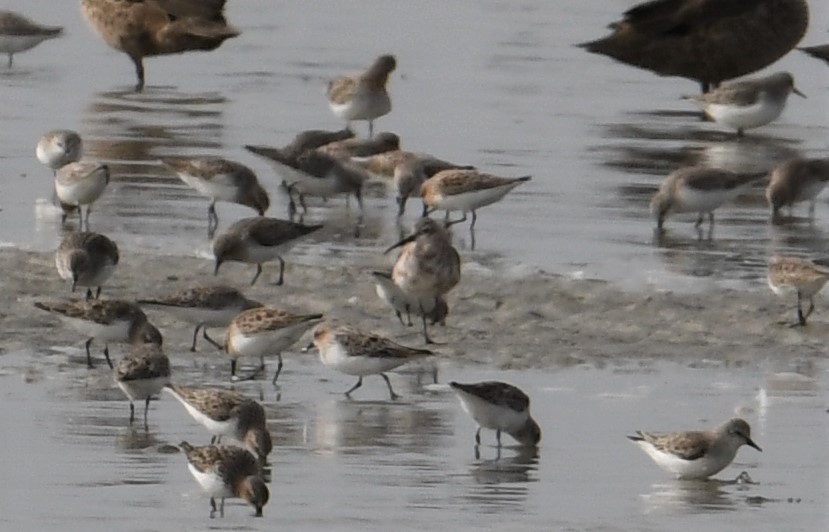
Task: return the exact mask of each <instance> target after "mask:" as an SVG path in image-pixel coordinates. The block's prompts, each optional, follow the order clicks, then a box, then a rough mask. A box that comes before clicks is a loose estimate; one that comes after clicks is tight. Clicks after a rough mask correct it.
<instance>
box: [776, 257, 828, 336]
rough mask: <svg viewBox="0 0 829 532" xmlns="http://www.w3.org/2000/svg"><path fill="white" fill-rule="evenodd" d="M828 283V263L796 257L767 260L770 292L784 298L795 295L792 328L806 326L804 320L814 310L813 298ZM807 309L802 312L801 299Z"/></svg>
mask: <svg viewBox="0 0 829 532" xmlns="http://www.w3.org/2000/svg"><path fill="white" fill-rule="evenodd" d="M827 281H829V261H811V260H807V259H800V258H797V257H782V256H779V255H775V256H773V257H771V258H770V259H769V275H768V282H769V287H770V288H771V289H772V291H773V292H774V293H775V294H777V295H779V296H784V295H786V294H788V293H790V292H792V291H794V292H796V293H797V321H796V322H795V323H793V324H792V326H801V327H802V326H804V325H806V319H807V318H808V317H809V316H810V315H811V314H812V312H813V311H814V310H815V302H814V297H815V294H817V293H818V292H820V290H821V289H822V288H823V285H825V284H826V282H827ZM804 298H806V299H808V300H809V308H808V309H807V310H806V312H805V313H804V312H803V304H802V303H803V299H804Z"/></svg>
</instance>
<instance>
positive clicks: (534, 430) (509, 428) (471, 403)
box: [449, 381, 541, 447]
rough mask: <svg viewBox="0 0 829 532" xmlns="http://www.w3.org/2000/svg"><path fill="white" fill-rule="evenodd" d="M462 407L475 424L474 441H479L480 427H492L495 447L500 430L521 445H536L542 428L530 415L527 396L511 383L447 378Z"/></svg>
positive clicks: (499, 443) (499, 438)
mask: <svg viewBox="0 0 829 532" xmlns="http://www.w3.org/2000/svg"><path fill="white" fill-rule="evenodd" d="M449 387H450V388H452V390H454V391H455V393H456V394H457V396H458V399H459V400H460V402H461V406H462V407H463V409H464V411H465V412H466V413H467V414H469V415H470V416H472V419H474V420H475V423H477V424H478V431H477V432H476V433H475V445H476V446H477V445H480V444H481V429H482V428H487V429H490V430H494V431H495V438H496V441H497V442H498V447H501V432H506V433H507V434H509V435H510V436H512V437H513V438H514V439H515V440H516V441H517V442H518V443H520V444H521V445H524V446H529V447H533V446H537V445H538V442H540V441H541V428H540V427H539V426H538V423H536V422H535V420H534V419H533V418H532V416H531V415H530V398H529V397H528V396H527V394H525V393H524V392H522V391H521V390H520V389H518V388H516V387H515V386H513V385H511V384H507V383H505V382H498V381H487V382H478V383H475V384H460V383H458V382H450V383H449Z"/></svg>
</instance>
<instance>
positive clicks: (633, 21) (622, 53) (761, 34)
mask: <svg viewBox="0 0 829 532" xmlns="http://www.w3.org/2000/svg"><path fill="white" fill-rule="evenodd" d="M808 25H809V6H808V5H807V3H806V0H752V1H750V2H722V1H720V0H655V1H649V2H645V3H642V4H639V5H637V6H634V7H633V8H631V9H629V10H628V11H626V12H625V13H624V18H623V19H622V20H621V21H619V22H615V23H613V24H611V25H610V28H611V29H612V30H613V33H612V34H610V35H608V36H607V37H604V38H602V39H598V40H596V41H592V42H587V43H583V44H581V45H579V46H582V47H583V48H586V49H587V50H588V51H590V52H593V53H597V54H603V55H607V56H609V57H612V58H614V59H616V60H618V61H621V62H623V63H627V64H629V65H632V66H636V67H639V68H644V69H647V70H651V71H653V72H654V73H656V74H659V75H661V76H680V77H684V78H689V79H692V80H696V81H698V82H699V83H700V84H701V85H702V91H703V92H708V90H709V89H710V88H713V87H716V86H717V85H718V84H719V83H720V82H722V81H725V80H728V79H733V78H737V77H740V76H744V75H746V74H750V73H752V72H755V71H757V70H760V69H762V68H764V67H766V66H768V65H770V64H772V63H774V62H775V61H777V59H779V58H780V57H782V56H784V55H785V54H786V53H788V52H789V50H791V49H792V48H794V46H795V45H796V44H797V43H798V42H799V41H800V39H801V38H802V37H803V35H805V33H806V28H807V27H808Z"/></svg>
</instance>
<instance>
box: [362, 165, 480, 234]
mask: <svg viewBox="0 0 829 532" xmlns="http://www.w3.org/2000/svg"><path fill="white" fill-rule="evenodd" d="M392 153H395V152H392ZM396 153H400V154H407V155H402V156H399V157H398V161H399V162H397V164H395V166H394V168H393V170H392V174H391V175H392V183H393V185H394V190H395V202H397V217H398V218H400V217H402V216H403V214H404V213H405V212H406V201H407V200H408V199H409V198H410V197H411V196H415V195H416V196H418V197H419V196H420V195H421V190H422V186H423V184H424V183H425V182H426V181H427V180H429V179H431V178H432V177H434V176H435V175H436V174H440V173H442V172H443V171H445V170H466V171H472V170H475V167H474V166H464V165H457V164H454V163H450V162H447V161H443V160H441V159H438V158H436V157H433V156H431V155H428V154H422V153H412V152H396ZM382 164H383V163H382V162H380V159H377V160H376V162H373V161H368V162H366V168H369V169H370V168H372V167H375V168H379V169H382ZM473 216H474V212H473Z"/></svg>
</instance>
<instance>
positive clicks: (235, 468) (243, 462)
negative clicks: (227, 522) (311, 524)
mask: <svg viewBox="0 0 829 532" xmlns="http://www.w3.org/2000/svg"><path fill="white" fill-rule="evenodd" d="M179 447H181V449H182V451H184V454H185V455H186V456H187V462H188V468H189V469H190V473H191V474H192V475H193V478H195V479H196V482H198V483H199V486H201V488H202V490H204V492H205V493H207V494H208V495H209V496H210V518H211V519H212V518H213V517H215V516H216V499H217V498H220V499H221V505H220V506H219V516H221V517H224V516H225V499H226V498H230V497H238V498H240V499H244V500H246V501H248V502H249V503H250V504H251V506H253V507H254V508H255V509H256V517H262V508H264V506H265V505H266V504H267V503H268V499H269V497H270V493H269V492H268V486H266V485H265V481H264V480H263V479H262V476H261V467H260V465H259V462H258V460H257V459H256V458H254V456H253V455H252V454H250V453H249V452H248V451H246V450H245V449H241V448H239V447H225V446H221V445H207V446H204V447H193V446H192V445H190V444H189V443H187V442H186V441H183V442H181V444H179Z"/></svg>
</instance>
